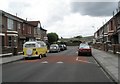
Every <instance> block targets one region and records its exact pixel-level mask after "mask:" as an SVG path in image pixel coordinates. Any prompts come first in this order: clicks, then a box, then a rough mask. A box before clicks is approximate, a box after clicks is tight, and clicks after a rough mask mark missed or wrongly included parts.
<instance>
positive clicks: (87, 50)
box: [78, 43, 92, 56]
mask: <svg viewBox="0 0 120 84" xmlns="http://www.w3.org/2000/svg"><path fill="white" fill-rule="evenodd" d="M82 54H87V55H90V56H91V55H92V50H91V47H90V46H89V45H88V44H85V43H81V44H80V46H79V48H78V56H80V55H82Z"/></svg>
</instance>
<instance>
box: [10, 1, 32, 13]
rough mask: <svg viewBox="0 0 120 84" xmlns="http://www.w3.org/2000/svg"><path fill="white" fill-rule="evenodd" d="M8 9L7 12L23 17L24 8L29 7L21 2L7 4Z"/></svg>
mask: <svg viewBox="0 0 120 84" xmlns="http://www.w3.org/2000/svg"><path fill="white" fill-rule="evenodd" d="M8 7H9V10H11V11H12V12H13V13H17V14H19V15H23V13H24V11H25V10H26V8H28V7H30V4H29V3H27V2H26V3H25V2H22V1H21V2H17V1H13V2H10V3H9V5H8Z"/></svg>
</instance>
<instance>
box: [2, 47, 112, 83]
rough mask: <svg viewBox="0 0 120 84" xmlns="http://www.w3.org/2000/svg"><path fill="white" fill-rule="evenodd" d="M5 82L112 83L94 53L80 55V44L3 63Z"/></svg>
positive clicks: (3, 78)
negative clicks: (40, 55) (39, 55)
mask: <svg viewBox="0 0 120 84" xmlns="http://www.w3.org/2000/svg"><path fill="white" fill-rule="evenodd" d="M2 80H3V82H112V81H111V79H110V78H109V77H108V76H107V75H106V74H105V72H104V71H103V70H102V69H101V67H100V66H99V65H98V64H97V63H96V62H95V60H94V58H93V57H92V56H77V47H72V46H71V47H68V49H67V50H65V51H61V52H59V53H48V56H47V57H44V58H42V59H36V58H35V59H27V60H19V61H16V62H12V63H8V64H3V65H2Z"/></svg>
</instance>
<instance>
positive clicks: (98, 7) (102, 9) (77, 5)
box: [71, 2, 117, 17]
mask: <svg viewBox="0 0 120 84" xmlns="http://www.w3.org/2000/svg"><path fill="white" fill-rule="evenodd" d="M71 8H72V12H75V13H76V12H78V13H80V14H82V15H89V16H95V17H96V16H111V15H112V13H113V11H114V10H115V9H116V8H117V2H73V3H72V4H71Z"/></svg>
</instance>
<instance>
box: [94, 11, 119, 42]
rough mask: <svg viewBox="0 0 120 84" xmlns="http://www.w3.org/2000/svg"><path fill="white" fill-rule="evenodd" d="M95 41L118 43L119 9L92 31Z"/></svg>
mask: <svg viewBox="0 0 120 84" xmlns="http://www.w3.org/2000/svg"><path fill="white" fill-rule="evenodd" d="M94 37H95V39H96V41H97V42H101V43H106V42H111V43H112V44H120V11H119V12H118V13H117V14H116V15H115V16H113V17H112V18H111V19H110V20H109V21H108V22H107V23H105V24H104V25H103V26H102V27H101V28H100V29H99V30H97V31H96V32H95V33H94Z"/></svg>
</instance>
